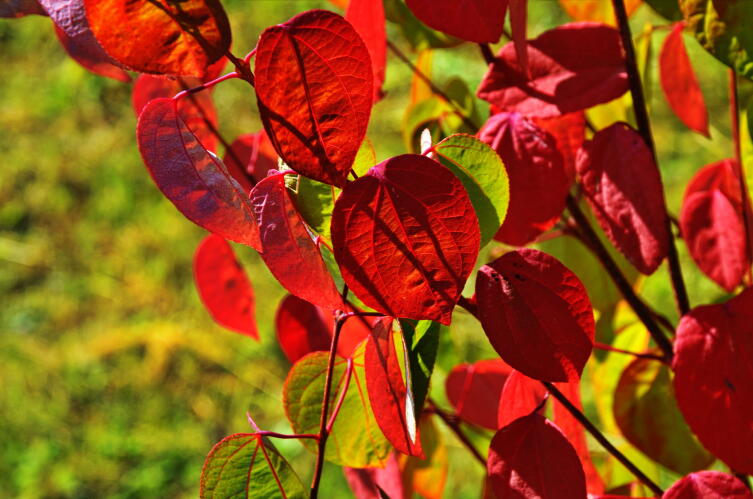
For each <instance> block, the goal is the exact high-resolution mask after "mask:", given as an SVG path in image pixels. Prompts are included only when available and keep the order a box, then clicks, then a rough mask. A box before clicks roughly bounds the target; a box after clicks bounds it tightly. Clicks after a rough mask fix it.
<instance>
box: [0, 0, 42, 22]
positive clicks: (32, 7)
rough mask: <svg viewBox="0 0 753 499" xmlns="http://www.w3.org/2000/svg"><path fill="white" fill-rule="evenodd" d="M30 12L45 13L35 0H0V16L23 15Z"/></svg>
mask: <svg viewBox="0 0 753 499" xmlns="http://www.w3.org/2000/svg"><path fill="white" fill-rule="evenodd" d="M30 14H38V15H40V16H44V15H47V13H46V12H45V11H44V9H43V8H42V6H41V5H39V3H38V2H37V0H2V1H0V18H9V17H24V16H28V15H30Z"/></svg>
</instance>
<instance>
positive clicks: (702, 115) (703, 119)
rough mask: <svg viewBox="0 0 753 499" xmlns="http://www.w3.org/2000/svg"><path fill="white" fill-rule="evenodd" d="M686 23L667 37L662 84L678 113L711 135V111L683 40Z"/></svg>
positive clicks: (692, 126) (661, 62) (661, 57)
mask: <svg viewBox="0 0 753 499" xmlns="http://www.w3.org/2000/svg"><path fill="white" fill-rule="evenodd" d="M684 27H685V24H684V23H682V22H679V23H676V24H675V27H674V29H672V31H671V32H670V33H669V35H667V38H665V39H664V45H662V49H661V54H659V74H660V76H661V86H662V89H663V90H664V95H665V96H666V98H667V102H668V103H669V107H670V108H672V111H674V113H675V114H676V115H677V117H678V118H680V120H681V121H682V122H683V123H685V125H686V126H687V127H688V128H690V129H691V130H693V131H696V132H698V133H700V134H703V135H705V136H706V137H709V112H708V110H707V109H706V101H705V100H704V99H703V92H701V87H700V86H699V85H698V78H696V75H695V72H694V71H693V66H692V64H691V63H690V58H689V57H688V52H687V50H685V43H684V42H683V40H682V31H683V28H684Z"/></svg>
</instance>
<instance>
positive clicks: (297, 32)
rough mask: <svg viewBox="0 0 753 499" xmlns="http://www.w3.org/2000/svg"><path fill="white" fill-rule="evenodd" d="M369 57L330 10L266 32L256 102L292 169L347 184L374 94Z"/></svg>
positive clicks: (347, 26)
mask: <svg viewBox="0 0 753 499" xmlns="http://www.w3.org/2000/svg"><path fill="white" fill-rule="evenodd" d="M373 86H374V77H373V75H372V71H371V62H370V58H369V52H368V50H367V48H366V45H364V42H363V40H361V37H360V36H359V35H358V33H357V32H356V30H355V29H353V26H351V25H350V23H349V22H348V21H346V20H345V19H343V18H342V17H341V16H339V15H337V14H334V13H332V12H327V11H324V10H311V11H308V12H304V13H303V14H299V15H297V16H295V17H294V18H292V19H291V20H289V21H288V22H287V23H285V24H281V25H277V26H273V27H271V28H268V29H267V30H265V31H264V33H262V35H261V38H260V39H259V43H258V45H257V52H256V97H257V99H258V101H259V112H260V114H261V118H262V121H263V122H264V128H265V130H266V131H267V134H268V135H269V138H270V140H271V141H272V143H273V144H274V146H275V149H276V150H277V152H278V153H279V154H280V157H282V159H283V160H284V161H285V163H286V164H287V165H288V166H290V168H292V169H294V170H295V171H297V172H299V173H302V174H303V175H306V176H307V177H311V178H312V179H314V180H319V181H322V182H326V183H328V184H333V185H337V186H338V187H343V186H344V185H345V179H346V177H347V175H348V172H349V171H350V168H351V165H352V164H353V160H354V159H355V157H356V153H357V152H358V148H359V146H360V145H361V142H362V141H363V138H364V136H365V135H366V127H367V125H368V122H369V115H370V114H371V106H372V103H373V96H374V90H373Z"/></svg>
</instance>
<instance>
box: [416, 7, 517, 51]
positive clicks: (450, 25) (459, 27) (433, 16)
mask: <svg viewBox="0 0 753 499" xmlns="http://www.w3.org/2000/svg"><path fill="white" fill-rule="evenodd" d="M406 3H407V4H408V7H409V8H410V10H411V11H413V13H414V14H415V15H416V17H418V18H419V19H420V20H421V21H422V22H423V23H425V24H426V25H428V26H430V27H432V28H434V29H437V30H439V31H441V32H443V33H447V34H448V35H452V36H456V37H458V38H462V39H463V40H467V41H469V42H476V43H497V42H498V41H499V37H500V36H502V31H503V30H504V26H505V11H506V10H507V0H433V1H432V0H406Z"/></svg>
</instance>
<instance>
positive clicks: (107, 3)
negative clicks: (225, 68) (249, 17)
mask: <svg viewBox="0 0 753 499" xmlns="http://www.w3.org/2000/svg"><path fill="white" fill-rule="evenodd" d="M83 2H84V5H85V6H86V17H87V18H88V20H89V24H90V25H91V30H92V32H93V33H94V36H95V37H96V38H97V41H99V43H100V45H101V46H102V48H104V49H105V52H107V54H109V55H110V57H112V58H113V59H115V60H116V61H118V62H119V63H121V64H123V65H124V66H126V67H128V68H131V69H133V70H135V71H140V72H142V73H154V74H164V75H183V76H196V77H199V78H203V77H204V76H205V75H206V73H207V70H208V68H209V66H211V65H212V64H213V63H215V62H217V61H218V60H219V59H220V58H221V57H223V56H224V55H225V53H226V52H227V51H228V50H229V48H230V41H231V36H230V24H229V23H228V19H227V15H225V11H224V10H223V8H222V4H221V3H220V2H219V0H181V1H180V2H172V1H168V0H130V1H128V2H124V1H123V0H83ZM134 33H137V34H138V36H134Z"/></svg>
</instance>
